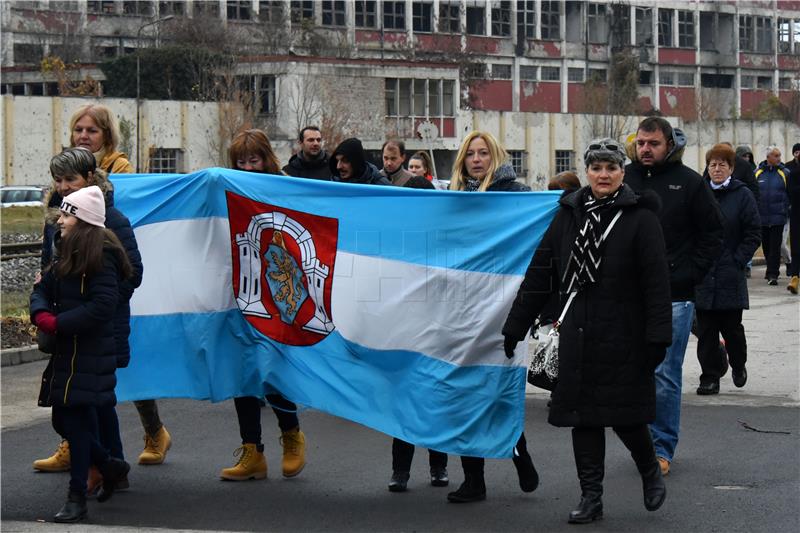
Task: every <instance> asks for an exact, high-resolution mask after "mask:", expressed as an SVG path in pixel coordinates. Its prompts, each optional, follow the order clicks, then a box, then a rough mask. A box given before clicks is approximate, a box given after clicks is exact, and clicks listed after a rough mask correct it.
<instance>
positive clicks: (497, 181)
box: [447, 131, 539, 503]
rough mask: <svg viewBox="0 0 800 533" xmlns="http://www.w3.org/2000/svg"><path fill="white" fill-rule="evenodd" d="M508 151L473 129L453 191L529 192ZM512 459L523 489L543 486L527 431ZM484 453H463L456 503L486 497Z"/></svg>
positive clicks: (454, 175) (460, 154)
mask: <svg viewBox="0 0 800 533" xmlns="http://www.w3.org/2000/svg"><path fill="white" fill-rule="evenodd" d="M507 159H508V154H507V153H506V151H505V149H504V148H503V147H502V146H501V145H500V143H499V142H497V139H495V138H494V136H493V135H492V134H491V133H488V132H483V131H472V132H470V133H469V134H467V136H466V137H465V138H464V141H463V142H462V143H461V147H460V148H459V150H458V154H457V155H456V160H455V162H454V163H453V172H452V178H451V180H450V190H451V191H467V192H527V191H530V188H529V187H528V186H527V185H524V184H522V183H520V182H518V181H517V175H516V174H515V173H514V169H513V167H512V166H511V165H510V164H509V163H508V162H507ZM512 454H513V455H512V460H513V462H514V466H515V467H516V469H517V475H518V477H519V486H520V489H522V491H523V492H533V491H534V490H536V488H537V487H538V486H539V473H538V472H537V471H536V467H535V466H534V464H533V460H532V459H531V456H530V454H529V453H528V446H527V442H526V440H525V433H524V432H523V433H522V434H521V435H520V437H519V440H518V441H517V442H516V444H515V445H514V446H513V449H512ZM484 463H485V460H484V459H483V457H469V456H462V457H461V466H462V468H463V469H464V482H463V483H462V484H461V485H460V486H459V487H458V489H457V490H455V491H454V492H451V493H449V494H448V495H447V500H448V501H450V502H452V503H470V502H477V501H481V500H485V499H486V481H485V479H484V475H483V469H484Z"/></svg>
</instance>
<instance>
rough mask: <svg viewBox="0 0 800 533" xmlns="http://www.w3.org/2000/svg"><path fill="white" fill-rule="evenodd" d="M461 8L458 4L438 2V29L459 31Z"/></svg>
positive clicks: (448, 31)
mask: <svg viewBox="0 0 800 533" xmlns="http://www.w3.org/2000/svg"><path fill="white" fill-rule="evenodd" d="M460 9H461V8H460V7H459V6H458V4H445V3H441V4H439V31H440V32H442V33H461V10H460Z"/></svg>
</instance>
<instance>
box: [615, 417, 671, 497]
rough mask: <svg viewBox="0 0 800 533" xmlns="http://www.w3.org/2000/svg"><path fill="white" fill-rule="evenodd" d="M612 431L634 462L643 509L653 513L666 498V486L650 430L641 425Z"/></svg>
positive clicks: (617, 428) (616, 428)
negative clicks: (640, 482)
mask: <svg viewBox="0 0 800 533" xmlns="http://www.w3.org/2000/svg"><path fill="white" fill-rule="evenodd" d="M614 431H615V432H616V433H617V435H618V436H619V438H620V440H621V441H622V443H623V444H624V445H625V447H626V448H628V450H629V451H630V452H631V457H633V460H634V462H636V468H637V469H638V470H639V474H641V476H642V493H643V496H644V507H645V509H647V510H648V511H655V510H656V509H658V508H659V507H661V505H662V504H663V503H664V500H665V499H666V497H667V486H666V484H665V483H664V476H663V475H662V474H661V465H659V464H658V459H657V458H656V451H655V448H653V439H652V437H651V436H650V430H648V429H647V426H645V425H644V424H642V425H639V426H633V427H615V428H614Z"/></svg>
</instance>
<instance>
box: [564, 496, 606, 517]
mask: <svg viewBox="0 0 800 533" xmlns="http://www.w3.org/2000/svg"><path fill="white" fill-rule="evenodd" d="M601 518H603V500H602V499H601V497H600V495H599V494H584V495H583V496H581V502H580V503H579V504H578V507H577V508H576V509H575V510H573V511H570V513H569V520H568V522H569V523H570V524H588V523H589V522H593V521H594V520H600V519H601Z"/></svg>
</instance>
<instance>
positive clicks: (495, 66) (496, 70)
mask: <svg viewBox="0 0 800 533" xmlns="http://www.w3.org/2000/svg"><path fill="white" fill-rule="evenodd" d="M492 78H493V79H495V80H510V79H511V65H504V64H502V63H492Z"/></svg>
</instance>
